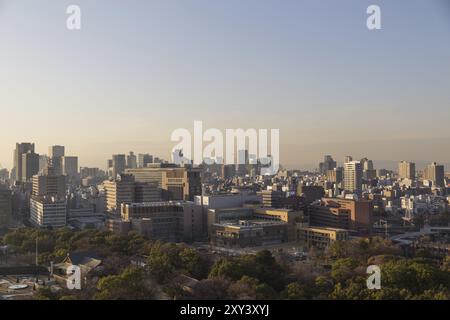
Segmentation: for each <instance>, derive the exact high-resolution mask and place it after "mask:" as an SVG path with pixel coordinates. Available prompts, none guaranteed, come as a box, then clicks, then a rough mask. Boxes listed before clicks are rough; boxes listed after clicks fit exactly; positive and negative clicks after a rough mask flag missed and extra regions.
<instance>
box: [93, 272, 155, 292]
mask: <svg viewBox="0 0 450 320" xmlns="http://www.w3.org/2000/svg"><path fill="white" fill-rule="evenodd" d="M153 287H154V284H153V283H151V281H150V280H149V277H148V275H147V274H146V273H145V271H144V270H143V269H140V268H134V267H130V268H127V269H125V270H124V271H123V272H122V273H121V274H120V275H114V276H107V277H105V278H102V279H100V281H99V282H98V285H97V289H98V293H97V294H96V295H95V298H96V299H98V300H151V299H154V298H155V291H154V289H153Z"/></svg>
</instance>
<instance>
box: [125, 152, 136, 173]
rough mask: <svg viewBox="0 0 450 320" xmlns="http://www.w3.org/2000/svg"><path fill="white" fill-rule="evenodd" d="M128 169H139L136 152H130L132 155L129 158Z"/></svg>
mask: <svg viewBox="0 0 450 320" xmlns="http://www.w3.org/2000/svg"><path fill="white" fill-rule="evenodd" d="M127 168H128V169H136V168H137V157H136V155H135V154H134V152H131V151H130V154H129V155H128V156H127Z"/></svg>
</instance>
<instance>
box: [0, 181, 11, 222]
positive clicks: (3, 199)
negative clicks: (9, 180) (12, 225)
mask: <svg viewBox="0 0 450 320" xmlns="http://www.w3.org/2000/svg"><path fill="white" fill-rule="evenodd" d="M11 214H12V200H11V190H10V189H9V188H8V187H6V186H5V185H2V184H0V229H2V228H7V227H8V224H9V221H10V219H11Z"/></svg>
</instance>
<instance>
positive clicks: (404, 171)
mask: <svg viewBox="0 0 450 320" xmlns="http://www.w3.org/2000/svg"><path fill="white" fill-rule="evenodd" d="M398 176H399V178H401V179H410V180H415V179H416V164H415V163H414V162H408V161H402V162H399V163H398Z"/></svg>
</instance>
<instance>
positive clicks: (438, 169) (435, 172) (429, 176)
mask: <svg viewBox="0 0 450 320" xmlns="http://www.w3.org/2000/svg"><path fill="white" fill-rule="evenodd" d="M423 173H424V175H423V178H424V179H425V180H430V181H432V182H433V186H436V187H441V188H442V187H445V180H444V177H445V173H444V166H443V165H439V164H437V163H436V162H433V163H431V164H429V165H428V166H427V167H426V168H425V170H424V172H423Z"/></svg>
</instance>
